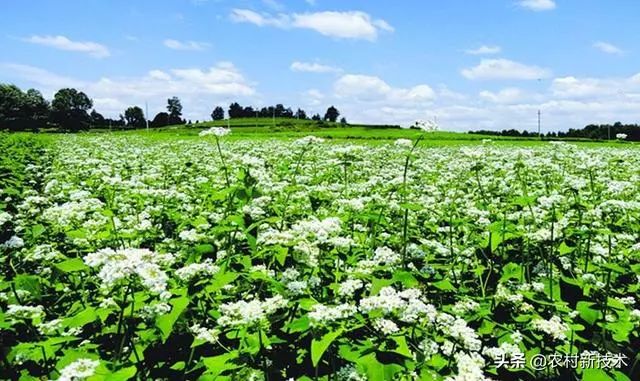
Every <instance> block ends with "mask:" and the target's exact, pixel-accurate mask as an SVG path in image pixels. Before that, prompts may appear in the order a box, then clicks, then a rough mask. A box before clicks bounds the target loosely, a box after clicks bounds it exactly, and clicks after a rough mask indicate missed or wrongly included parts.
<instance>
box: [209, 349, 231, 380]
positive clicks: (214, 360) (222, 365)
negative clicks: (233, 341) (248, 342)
mask: <svg viewBox="0 0 640 381" xmlns="http://www.w3.org/2000/svg"><path fill="white" fill-rule="evenodd" d="M237 357H238V351H231V352H229V353H225V354H222V355H219V356H213V357H204V358H203V359H202V362H203V363H204V366H205V367H207V374H208V375H210V376H213V377H215V376H218V375H220V373H222V372H224V371H225V370H230V369H236V368H238V366H237V365H235V364H228V362H229V361H231V360H233V359H235V358H237Z"/></svg>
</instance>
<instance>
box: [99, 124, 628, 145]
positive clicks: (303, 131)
mask: <svg viewBox="0 0 640 381" xmlns="http://www.w3.org/2000/svg"><path fill="white" fill-rule="evenodd" d="M274 124H275V127H274ZM214 126H219V127H227V126H229V127H231V130H232V134H231V135H230V136H229V137H228V139H230V140H244V139H296V138H300V137H303V136H307V135H314V136H318V137H322V138H324V139H327V140H336V141H352V142H353V141H360V142H362V143H367V144H385V143H388V142H389V141H390V140H396V139H400V138H405V139H413V138H417V137H418V136H420V135H421V134H422V131H419V130H415V129H405V128H397V127H396V128H393V126H377V125H347V126H341V125H340V124H338V123H323V124H322V125H319V124H318V123H317V122H315V121H311V120H304V121H302V120H295V119H280V118H276V119H275V123H274V121H273V120H272V119H271V118H258V119H255V118H246V119H232V120H231V121H226V120H223V121H217V122H204V123H198V124H191V125H178V126H168V127H162V128H154V129H152V130H151V131H150V132H147V131H145V130H135V131H115V132H113V133H115V134H135V135H137V134H143V135H146V134H149V133H150V134H151V135H152V136H151V138H158V139H163V138H165V137H167V136H178V137H182V138H189V137H198V133H199V132H200V131H202V130H203V129H206V128H210V127H214ZM102 131H103V132H104V130H102ZM423 139H424V141H423V143H422V145H423V146H455V145H469V144H481V143H482V142H483V141H484V140H486V139H490V140H492V141H493V142H494V143H495V144H498V145H518V146H529V145H540V144H548V141H549V140H543V141H540V140H539V139H537V138H516V137H508V136H489V135H479V134H468V133H464V132H449V131H438V132H433V133H427V134H426V135H425V136H424V138H423ZM551 140H557V139H551ZM571 143H578V144H580V145H586V146H594V147H602V146H616V147H625V146H627V147H628V146H634V144H633V143H630V142H627V143H619V142H606V141H591V140H571ZM635 146H637V145H635Z"/></svg>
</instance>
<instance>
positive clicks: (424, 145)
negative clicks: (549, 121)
mask: <svg viewBox="0 0 640 381" xmlns="http://www.w3.org/2000/svg"><path fill="white" fill-rule="evenodd" d="M200 131H202V128H195V127H185V126H181V127H169V128H164V129H159V130H151V131H148V132H147V131H140V130H138V131H120V132H100V133H99V132H89V133H81V134H37V135H36V134H13V135H10V134H0V149H1V150H2V152H5V153H6V154H5V155H2V156H0V174H1V176H0V196H1V197H0V227H1V228H2V229H1V230H0V274H1V275H0V343H2V348H3V349H2V350H3V352H2V353H3V356H4V357H3V359H2V361H0V375H2V377H4V378H6V379H20V380H38V379H63V380H71V379H86V380H87V381H109V380H122V381H124V380H133V379H140V380H144V379H147V380H148V379H154V380H202V381H213V380H216V381H244V380H256V381H258V380H259V381H262V380H292V379H293V380H296V381H315V380H321V381H333V380H337V381H365V380H372V381H386V380H398V381H415V380H420V381H423V380H424V381H428V380H438V381H467V380H474V381H489V380H494V379H500V380H525V381H534V380H548V381H555V380H561V379H562V380H563V379H567V380H584V381H600V380H602V381H611V380H616V381H630V380H636V379H638V377H640V369H638V367H636V366H635V365H634V364H635V363H637V362H638V361H637V358H638V357H637V348H638V347H639V346H640V300H639V299H638V291H639V290H640V283H639V282H638V281H639V280H640V240H639V239H638V237H640V224H639V223H638V221H639V220H640V188H639V184H640V175H639V173H638V165H639V164H640V156H639V155H638V154H637V153H638V151H637V150H636V149H635V147H637V145H634V144H623V143H597V142H579V143H575V144H551V143H550V142H540V141H536V140H514V139H511V140H496V141H493V142H490V143H486V142H483V139H485V137H482V136H477V135H467V134H460V133H450V132H432V133H429V132H424V133H423V132H421V131H416V130H400V129H378V128H367V127H347V128H342V127H336V126H331V127H326V128H317V127H315V126H313V125H307V126H298V127H297V128H296V129H287V130H285V129H280V130H277V131H275V130H270V129H269V128H267V127H258V128H256V127H255V126H254V127H250V126H235V127H232V131H231V133H230V134H224V131H219V132H220V136H218V135H207V136H199V135H198V134H199V133H200ZM320 137H322V138H323V139H321V138H320ZM398 139H400V140H399V141H398ZM414 144H417V145H414ZM560 354H562V355H570V356H575V357H576V358H585V359H588V358H590V357H589V356H591V357H594V356H596V355H598V356H601V357H603V358H604V357H605V356H608V357H607V358H608V359H609V360H607V361H608V362H606V363H604V362H603V364H617V365H610V367H609V368H593V367H589V366H587V365H581V366H577V367H576V369H564V368H559V367H553V366H551V365H549V363H545V364H546V365H545V366H544V367H540V364H537V365H536V364H533V363H531V362H530V361H531V359H532V358H539V357H540V356H543V357H545V356H546V357H545V359H546V358H551V356H557V355H560ZM614 356H618V357H617V358H618V359H621V361H622V362H620V361H618V362H615V363H614V361H616V360H615V359H616V357H614ZM517 359H526V360H527V363H526V365H525V364H523V365H522V366H516V365H514V364H516V363H515V361H516V360H517ZM545 361H546V360H545ZM594 361H595V360H594ZM602 361H604V360H602ZM470 375H471V376H472V378H470ZM80 376H82V377H80ZM2 377H0V378H2Z"/></svg>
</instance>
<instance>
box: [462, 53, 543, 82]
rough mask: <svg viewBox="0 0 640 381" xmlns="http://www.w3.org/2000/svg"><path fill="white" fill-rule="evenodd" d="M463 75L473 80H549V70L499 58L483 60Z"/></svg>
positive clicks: (464, 70) (466, 70)
mask: <svg viewBox="0 0 640 381" xmlns="http://www.w3.org/2000/svg"><path fill="white" fill-rule="evenodd" d="M462 75H463V76H464V77H466V78H468V79H472V80H507V79H516V80H532V79H540V78H548V77H549V76H551V71H550V70H549V69H545V68H541V67H538V66H533V65H526V64H523V63H519V62H515V61H511V60H507V59H503V58H499V59H483V60H481V61H480V63H479V64H478V65H477V66H475V67H472V68H468V69H463V70H462Z"/></svg>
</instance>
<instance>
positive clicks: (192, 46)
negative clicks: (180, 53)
mask: <svg viewBox="0 0 640 381" xmlns="http://www.w3.org/2000/svg"><path fill="white" fill-rule="evenodd" d="M162 43H163V44H164V46H166V47H167V48H169V49H174V50H193V51H201V50H206V49H208V48H209V47H211V44H209V43H207V42H199V41H178V40H174V39H170V38H168V39H166V40H164V41H163V42H162Z"/></svg>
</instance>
